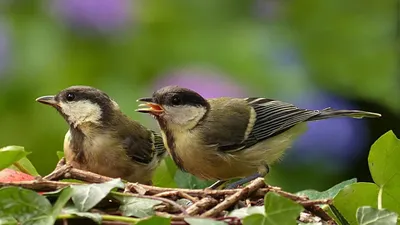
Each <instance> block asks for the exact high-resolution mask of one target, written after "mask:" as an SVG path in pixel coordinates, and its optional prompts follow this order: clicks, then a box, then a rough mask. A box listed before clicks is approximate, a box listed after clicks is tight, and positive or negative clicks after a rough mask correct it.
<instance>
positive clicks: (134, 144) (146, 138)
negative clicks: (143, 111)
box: [120, 124, 157, 164]
mask: <svg viewBox="0 0 400 225" xmlns="http://www.w3.org/2000/svg"><path fill="white" fill-rule="evenodd" d="M133 125H134V126H135V128H136V129H133V130H132V127H130V129H127V130H125V132H120V136H121V139H122V140H123V141H122V146H123V148H124V149H125V151H126V154H127V155H128V156H129V157H130V158H131V159H132V160H134V161H136V162H138V163H141V164H149V163H150V162H151V161H152V160H153V158H154V157H155V156H156V154H157V152H156V147H155V146H154V138H153V134H152V132H151V131H149V130H147V128H145V127H143V126H141V125H138V124H133ZM133 131H134V132H133Z"/></svg>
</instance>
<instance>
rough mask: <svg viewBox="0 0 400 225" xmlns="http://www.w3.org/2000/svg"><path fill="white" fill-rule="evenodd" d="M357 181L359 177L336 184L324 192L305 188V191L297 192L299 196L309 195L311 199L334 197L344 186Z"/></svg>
mask: <svg viewBox="0 0 400 225" xmlns="http://www.w3.org/2000/svg"><path fill="white" fill-rule="evenodd" d="M356 182H357V179H356V178H353V179H350V180H346V181H343V182H341V183H339V184H336V185H335V186H333V187H331V188H329V189H328V190H326V191H323V192H319V191H316V190H304V191H300V192H297V193H296V194H297V195H299V196H307V197H309V198H310V200H315V199H327V198H334V197H335V196H336V195H337V193H339V191H340V190H342V189H343V188H344V187H346V186H347V185H350V184H353V183H356Z"/></svg>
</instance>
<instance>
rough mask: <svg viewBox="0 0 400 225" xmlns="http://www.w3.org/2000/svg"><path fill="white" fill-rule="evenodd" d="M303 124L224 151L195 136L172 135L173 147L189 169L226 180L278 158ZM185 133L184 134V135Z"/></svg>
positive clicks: (200, 174) (197, 173) (250, 173)
mask: <svg viewBox="0 0 400 225" xmlns="http://www.w3.org/2000/svg"><path fill="white" fill-rule="evenodd" d="M304 128H305V124H304V125H300V126H296V127H294V128H292V130H291V132H287V133H283V134H280V135H277V136H275V137H272V138H270V139H267V140H265V141H263V142H260V143H258V144H256V145H254V146H252V147H249V148H247V149H243V150H240V151H237V152H232V153H226V152H222V151H218V150H216V149H215V147H205V146H204V145H201V144H199V143H200V142H196V141H195V140H196V139H195V138H194V137H192V138H190V137H189V138H185V139H184V138H183V137H179V136H178V137H175V149H174V150H173V151H174V153H175V154H176V155H177V157H179V158H180V161H181V164H182V165H181V166H182V167H183V168H184V169H185V170H186V171H187V172H189V173H191V174H193V175H195V176H197V177H200V178H203V179H207V180H212V179H218V180H228V179H233V178H242V177H246V176H250V175H252V174H254V173H256V172H259V171H260V170H265V165H271V164H272V163H274V162H276V161H277V160H279V159H280V158H281V157H282V155H283V154H284V152H285V150H286V149H288V148H289V147H290V145H291V144H292V142H293V140H294V139H295V138H296V137H297V136H298V135H299V134H300V133H302V132H303V131H304V130H305V129H304ZM185 137H187V136H185Z"/></svg>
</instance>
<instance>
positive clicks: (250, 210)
mask: <svg viewBox="0 0 400 225" xmlns="http://www.w3.org/2000/svg"><path fill="white" fill-rule="evenodd" d="M252 214H262V215H265V209H264V206H252V207H244V208H240V209H235V210H233V211H232V212H230V213H229V216H231V217H238V218H240V219H243V218H245V217H246V216H249V215H252Z"/></svg>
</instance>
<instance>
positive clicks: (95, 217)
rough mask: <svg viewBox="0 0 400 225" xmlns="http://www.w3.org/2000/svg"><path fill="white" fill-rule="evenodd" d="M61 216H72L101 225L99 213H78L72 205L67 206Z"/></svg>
mask: <svg viewBox="0 0 400 225" xmlns="http://www.w3.org/2000/svg"><path fill="white" fill-rule="evenodd" d="M62 213H63V214H72V215H76V216H79V217H83V218H88V219H91V220H93V221H94V222H96V223H98V224H101V222H102V218H101V215H100V214H99V213H90V212H79V210H78V209H77V208H76V207H75V206H73V205H67V206H66V207H65V208H64V209H63V210H62Z"/></svg>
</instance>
